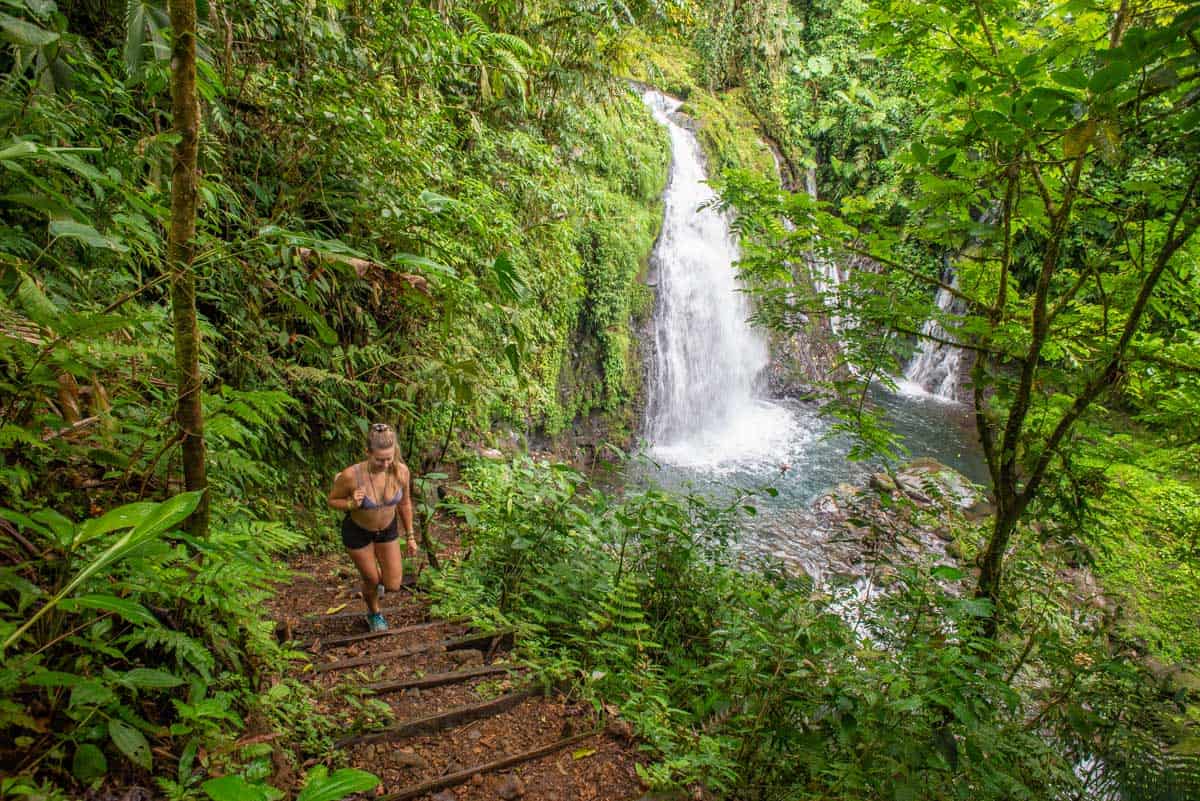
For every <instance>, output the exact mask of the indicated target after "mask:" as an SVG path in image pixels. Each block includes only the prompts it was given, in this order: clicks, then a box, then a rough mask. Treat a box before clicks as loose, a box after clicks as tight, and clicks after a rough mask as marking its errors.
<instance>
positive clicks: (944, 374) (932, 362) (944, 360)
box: [898, 268, 963, 402]
mask: <svg viewBox="0 0 1200 801" xmlns="http://www.w3.org/2000/svg"><path fill="white" fill-rule="evenodd" d="M943 282H944V283H947V284H948V285H949V286H950V287H952V288H956V289H957V287H958V278H957V276H955V275H954V274H953V271H952V270H951V269H950V268H947V270H946V274H945V275H944V276H943ZM934 302H935V303H937V307H938V310H939V311H941V312H942V313H943V314H961V313H962V308H961V304H960V303H959V302H958V298H956V297H955V296H954V294H953V293H952V292H950V291H949V290H947V289H944V288H941V287H939V288H938V291H937V296H936V297H935V298H934ZM951 340H952V337H951V336H950V335H949V334H948V333H947V332H946V329H945V328H943V327H942V325H941V323H939V322H938V318H937V317H936V316H934V317H930V318H929V319H928V320H926V321H925V324H924V325H922V326H921V338H920V342H919V343H918V350H917V352H916V353H915V354H913V358H912V361H910V362H909V363H908V367H906V368H905V370H904V379H903V380H902V381H900V382H898V387H899V389H900V391H901V392H904V393H906V394H909V395H925V396H931V397H934V398H938V399H940V400H945V401H954V402H957V401H961V400H963V398H962V397H960V394H961V387H960V385H959V377H960V375H961V374H962V369H963V363H962V360H963V351H962V349H961V348H958V347H955V346H954V345H950V344H947V343H948V342H950V341H951Z"/></svg>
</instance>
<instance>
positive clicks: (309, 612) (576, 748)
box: [270, 554, 644, 801]
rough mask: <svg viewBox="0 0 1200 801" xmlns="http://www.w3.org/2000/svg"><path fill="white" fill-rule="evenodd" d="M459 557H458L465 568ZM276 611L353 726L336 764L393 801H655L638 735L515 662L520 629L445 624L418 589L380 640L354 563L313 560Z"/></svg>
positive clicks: (323, 692) (310, 672) (325, 698)
mask: <svg viewBox="0 0 1200 801" xmlns="http://www.w3.org/2000/svg"><path fill="white" fill-rule="evenodd" d="M452 558H453V557H452ZM291 567H292V569H293V570H295V571H296V573H297V576H296V578H295V579H294V580H293V581H292V582H291V583H290V584H287V585H283V586H281V587H280V589H279V591H278V594H277V596H276V597H275V599H274V600H273V602H272V603H271V610H270V611H271V613H272V615H273V616H274V618H275V619H276V620H277V621H279V626H280V628H279V630H280V633H281V636H286V637H289V638H290V639H291V640H293V641H294V642H296V643H299V644H302V645H303V646H304V647H305V648H306V649H307V650H308V651H309V652H310V653H311V654H312V658H311V665H309V666H307V667H305V668H303V669H297V671H296V673H295V677H296V678H299V679H300V680H302V681H305V682H308V683H310V684H312V685H313V686H315V687H316V688H318V690H319V695H318V699H319V700H318V703H319V704H320V706H321V708H322V711H323V712H325V713H326V714H328V715H330V716H331V717H334V718H335V719H337V720H343V721H347V722H348V725H347V729H346V735H345V737H343V738H342V740H341V742H340V743H339V747H340V748H341V749H342V750H343V751H344V752H345V753H344V759H336V760H335V762H338V763H344V764H347V765H349V766H351V767H357V768H362V769H363V770H369V771H371V772H372V773H374V774H375V775H377V776H379V777H380V780H381V784H380V787H379V789H378V790H377V797H378V799H381V800H382V801H402V799H410V798H411V799H425V800H426V801H494V800H495V799H504V800H505V801H512V799H518V798H519V799H524V800H525V801H576V800H578V801H623V800H624V799H637V798H640V797H641V796H642V795H643V792H644V790H643V789H642V787H641V785H640V783H639V781H638V778H637V774H636V772H635V770H634V766H635V764H636V763H637V762H638V761H639V755H638V753H637V746H636V744H635V743H633V742H631V741H630V740H629V739H628V732H629V729H628V726H627V725H625V724H624V723H622V722H620V721H613V720H609V721H607V722H606V721H605V720H604V719H602V718H601V717H598V716H597V715H596V713H595V711H594V710H593V708H592V706H591V705H590V704H581V703H578V702H572V701H569V700H567V699H566V698H565V697H564V696H563V695H562V694H561V693H558V692H556V691H554V690H553V689H551V688H549V687H547V686H545V683H544V682H543V681H541V680H540V677H538V676H537V675H536V674H535V672H534V671H533V670H531V669H530V668H529V667H528V666H525V665H522V664H520V663H519V662H518V661H517V660H516V659H515V657H514V652H513V648H514V646H519V643H514V637H513V634H512V632H511V631H496V632H485V631H476V630H472V629H470V628H469V627H468V626H466V625H464V624H462V623H460V622H455V621H447V620H439V619H436V618H433V617H431V615H430V612H429V609H430V606H431V603H432V599H430V598H429V597H427V595H426V594H425V593H424V592H422V591H419V590H417V589H415V588H411V587H406V588H405V589H403V590H401V591H400V592H398V593H390V594H388V595H387V596H386V597H385V598H384V600H383V611H384V615H385V617H386V619H387V622H388V625H389V630H388V632H387V633H386V634H383V635H370V634H368V632H367V626H366V621H365V617H364V615H363V608H364V607H363V602H362V599H361V597H360V595H359V587H358V582H357V573H356V572H355V571H354V569H353V566H352V565H351V564H350V561H349V559H348V558H347V557H346V556H344V555H342V554H337V555H331V556H319V557H318V556H305V557H301V558H300V559H298V560H296V561H295V562H294V563H293V564H292V565H291Z"/></svg>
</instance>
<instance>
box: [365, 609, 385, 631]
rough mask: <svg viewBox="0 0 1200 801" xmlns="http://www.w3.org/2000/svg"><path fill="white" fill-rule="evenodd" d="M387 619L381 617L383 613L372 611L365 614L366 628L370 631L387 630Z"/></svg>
mask: <svg viewBox="0 0 1200 801" xmlns="http://www.w3.org/2000/svg"><path fill="white" fill-rule="evenodd" d="M387 627H388V626H387V621H386V620H384V619H383V615H381V614H380V613H379V612H372V613H370V614H369V615H367V628H369V629H370V630H371V631H387Z"/></svg>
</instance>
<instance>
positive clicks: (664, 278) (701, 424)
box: [644, 92, 794, 465]
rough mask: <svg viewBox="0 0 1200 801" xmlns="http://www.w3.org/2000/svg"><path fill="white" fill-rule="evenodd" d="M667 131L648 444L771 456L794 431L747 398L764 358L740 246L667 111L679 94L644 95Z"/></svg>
mask: <svg viewBox="0 0 1200 801" xmlns="http://www.w3.org/2000/svg"><path fill="white" fill-rule="evenodd" d="M644 99H645V101H646V104H647V105H648V106H650V108H651V110H652V111H653V113H654V117H655V119H656V120H658V122H659V123H660V124H662V125H664V126H665V127H666V128H667V130H668V131H669V133H670V135H671V153H672V159H671V172H670V183H669V184H668V186H667V192H666V196H665V200H664V204H663V205H664V206H665V209H664V219H663V228H662V233H661V234H660V235H659V239H658V243H657V244H656V245H655V247H654V253H653V257H652V258H653V264H654V267H655V269H656V270H657V273H658V295H657V304H656V308H655V313H654V365H653V370H652V373H651V377H650V384H649V388H648V393H647V395H648V397H647V410H646V412H647V421H646V433H647V436H648V438H649V440H650V444H651V446H652V449H651V453H652V454H653V455H654V456H655V457H656V458H659V459H662V460H663V461H666V462H669V463H672V464H677V465H701V464H705V465H720V464H726V463H733V462H745V461H747V460H749V461H754V460H759V459H769V458H771V457H772V455H773V452H775V451H776V450H777V448H778V447H779V446H780V445H781V444H782V443H786V442H787V441H789V439H790V438H791V437H792V433H793V432H792V429H793V428H794V422H793V420H792V417H791V415H790V414H789V413H788V412H787V410H786V409H784V408H782V407H780V406H777V405H775V404H772V403H768V402H766V401H763V400H760V399H757V398H755V397H754V384H755V381H756V379H757V378H758V375H759V373H760V372H761V371H762V370H763V368H764V367H766V365H767V361H768V353H767V343H766V340H765V339H764V338H763V337H762V336H761V335H760V334H759V333H758V332H757V331H755V330H754V329H752V328H751V327H750V324H749V323H748V322H747V319H748V318H749V317H750V313H751V308H750V304H749V302H748V300H747V299H746V297H745V295H744V294H743V293H742V292H741V289H740V287H739V286H738V283H737V276H736V273H735V270H734V267H733V263H734V262H735V261H736V260H737V258H738V248H737V243H736V242H735V240H734V238H733V236H732V234H731V232H730V229H729V220H728V219H727V217H726V215H724V214H723V213H721V212H720V211H719V210H717V209H715V208H713V207H712V206H711V205H710V204H711V202H712V201H713V200H715V198H716V195H715V194H714V193H713V191H712V189H711V188H710V187H709V186H708V184H707V183H706V180H707V178H706V175H705V173H704V164H703V157H702V155H701V152H700V145H699V143H698V142H697V141H696V137H695V136H694V135H693V134H692V133H691V132H690V131H688V130H687V129H685V128H683V127H682V126H680V125H678V124H676V123H675V122H674V121H673V120H672V119H671V116H670V115H671V114H672V113H673V112H674V111H675V110H676V109H677V108H678V107H679V102H678V101H676V100H673V99H671V98H668V97H666V96H665V95H662V94H659V93H658V92H647V93H646V94H645V96H644Z"/></svg>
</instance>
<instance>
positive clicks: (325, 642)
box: [303, 620, 453, 651]
mask: <svg viewBox="0 0 1200 801" xmlns="http://www.w3.org/2000/svg"><path fill="white" fill-rule="evenodd" d="M449 625H453V624H452V623H450V622H449V621H446V620H434V621H430V622H429V623H418V624H416V625H415V626H405V627H403V628H399V629H387V630H386V631H366V632H363V633H361V634H347V635H344V636H342V637H330V638H329V639H323V638H321V637H318V638H317V639H315V640H310V641H309V642H306V643H304V646H303V647H305V648H315V647H317V646H320V648H321V650H322V651H325V650H327V649H329V648H339V647H341V646H343V645H350V644H352V643H356V642H365V641H366V640H378V639H382V638H384V637H399V636H400V635H402V634H412V633H414V632H418V631H426V630H428V629H435V628H437V627H438V626H449Z"/></svg>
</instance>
